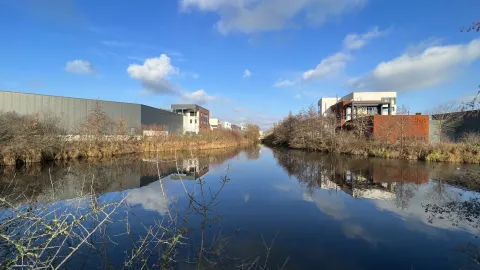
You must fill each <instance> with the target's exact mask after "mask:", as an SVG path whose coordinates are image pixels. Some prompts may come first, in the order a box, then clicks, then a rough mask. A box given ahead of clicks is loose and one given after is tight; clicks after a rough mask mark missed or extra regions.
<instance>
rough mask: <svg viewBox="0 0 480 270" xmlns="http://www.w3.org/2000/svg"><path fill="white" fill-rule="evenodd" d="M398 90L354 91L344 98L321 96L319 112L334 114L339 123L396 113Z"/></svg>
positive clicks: (328, 114)
mask: <svg viewBox="0 0 480 270" xmlns="http://www.w3.org/2000/svg"><path fill="white" fill-rule="evenodd" d="M396 107H397V93H396V92H353V93H350V94H348V95H346V96H344V97H342V98H321V99H320V100H319V101H318V112H319V113H320V114H322V115H323V116H331V115H334V116H335V117H336V118H337V124H338V125H339V126H342V125H344V124H345V122H347V121H350V120H352V119H355V118H357V117H362V116H367V115H395V114H396Z"/></svg>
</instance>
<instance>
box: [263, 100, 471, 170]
mask: <svg viewBox="0 0 480 270" xmlns="http://www.w3.org/2000/svg"><path fill="white" fill-rule="evenodd" d="M359 119H366V121H356V122H353V123H351V124H349V125H348V126H345V127H344V128H342V129H339V128H338V123H337V119H336V117H331V116H330V117H328V116H322V115H319V114H318V112H317V110H316V108H315V107H313V106H311V107H310V108H308V109H307V110H302V111H300V112H299V113H298V114H296V115H293V114H291V113H290V114H289V115H288V116H287V117H285V118H284V119H282V120H281V121H280V122H278V123H277V124H276V125H275V126H274V128H273V129H272V130H271V132H270V133H269V135H268V136H266V137H265V138H264V139H263V143H265V144H266V145H270V146H286V147H289V148H293V149H304V150H308V151H319V152H328V153H338V154H346V155H356V156H369V157H380V158H395V159H407V160H421V161H428V162H454V163H473V164H480V134H477V133H469V134H464V135H463V137H462V138H461V140H459V141H458V142H455V143H453V142H447V141H446V136H443V137H444V139H445V140H443V141H442V142H439V143H429V140H428V138H426V137H425V136H416V137H415V136H411V135H408V132H407V130H409V129H411V128H413V126H411V123H407V122H402V121H400V120H401V119H400V120H399V121H398V123H393V124H392V125H393V126H389V125H387V126H379V127H377V128H379V129H380V130H381V131H382V132H381V133H380V134H383V136H372V133H371V132H370V131H369V130H372V128H373V127H372V126H371V122H370V121H369V120H368V118H359Z"/></svg>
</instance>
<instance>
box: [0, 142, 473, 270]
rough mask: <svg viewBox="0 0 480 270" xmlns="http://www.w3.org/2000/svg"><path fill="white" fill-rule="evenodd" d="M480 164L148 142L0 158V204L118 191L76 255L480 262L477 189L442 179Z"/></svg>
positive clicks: (353, 265)
mask: <svg viewBox="0 0 480 270" xmlns="http://www.w3.org/2000/svg"><path fill="white" fill-rule="evenodd" d="M478 170H480V169H479V166H478V165H477V166H466V165H465V166H463V165H450V164H428V163H420V162H409V161H398V160H379V159H365V158H351V157H345V156H331V155H325V154H319V153H307V152H303V151H294V150H286V149H270V148H266V147H253V148H248V149H230V150H220V151H208V152H200V153H184V154H176V155H172V154H162V155H160V156H157V155H156V154H151V155H145V156H142V157H137V156H135V157H124V158H121V159H114V160H109V161H99V162H92V161H89V162H78V163H68V164H51V165H49V166H44V167H33V168H24V169H21V170H18V169H14V168H7V167H6V168H1V169H0V174H1V179H0V180H1V182H0V184H1V189H2V194H3V195H4V196H8V197H9V198H10V201H11V204H9V205H8V206H7V207H4V208H3V210H0V211H1V212H3V213H2V216H4V215H6V213H11V212H12V209H14V208H16V209H20V208H21V207H26V206H27V205H35V207H38V205H42V206H43V207H46V208H48V209H54V210H53V211H56V212H58V213H59V212H61V213H67V212H72V213H76V214H77V215H79V213H84V212H82V211H76V210H75V209H79V208H82V209H87V208H89V207H81V205H92V203H91V202H92V201H94V203H93V204H94V205H97V207H98V205H102V204H112V205H115V207H113V206H110V207H106V208H105V209H103V210H101V211H97V212H99V213H101V212H102V211H103V214H104V215H106V214H108V213H110V212H109V211H110V210H112V214H111V215H109V216H108V218H106V219H105V223H103V224H101V225H102V226H101V227H99V228H100V229H98V230H97V231H95V232H94V233H93V234H92V235H91V237H89V238H88V240H87V241H85V243H84V244H82V245H80V246H79V248H78V250H77V251H76V252H75V253H73V254H72V256H71V257H69V258H68V260H66V261H65V263H64V264H62V265H61V268H68V269H97V268H98V269H105V268H111V269H121V268H135V269H140V268H158V267H164V268H173V269H213V268H217V269H282V268H283V269H480V264H479V262H480V250H479V249H477V247H480V241H479V239H478V235H479V232H480V231H479V230H480V228H479V227H478V217H479V214H480V212H479V211H478V210H479V209H480V207H479V206H478V198H479V197H480V196H479V194H478V193H476V192H474V191H469V190H465V189H463V188H461V187H453V186H450V185H448V184H446V182H448V179H449V178H450V177H455V176H458V175H459V174H462V173H464V172H471V171H478ZM159 175H160V178H161V180H159ZM12 179H14V180H12ZM87 194H89V197H87V198H85V195H87ZM92 194H94V195H92ZM76 198H81V199H76ZM92 198H95V200H93V199H92ZM119 202H121V203H119ZM115 203H118V204H115ZM93 208H95V207H93ZM93 208H92V209H93ZM89 209H90V208H89ZM95 209H98V208H95ZM62 211H63V212H62ZM75 211H76V212H75ZM101 220H103V219H102V218H97V219H92V220H90V221H87V219H85V222H86V223H87V224H86V225H82V226H85V228H86V229H85V231H86V232H88V231H92V230H93V229H94V228H96V227H97V225H98V224H99V223H100V222H101ZM0 221H1V219H0ZM77 229H78V228H77ZM82 230H83V229H81V228H80V229H78V233H77V236H78V235H82ZM73 231H75V230H72V232H73ZM83 235H86V234H85V233H84V234H83ZM70 238H71V239H70ZM70 238H69V239H67V240H66V241H65V242H62V241H57V242H62V244H64V245H66V248H64V249H61V250H60V251H59V252H58V254H57V256H58V258H56V259H54V260H52V264H53V265H58V264H59V263H61V262H62V261H63V260H64V258H65V257H66V256H67V255H68V254H69V253H70V250H71V249H72V248H71V247H72V246H73V247H76V246H77V244H78V243H79V240H78V239H81V238H80V237H77V238H75V237H74V236H72V237H70ZM0 243H2V245H4V244H5V242H0ZM68 243H70V246H67V245H68ZM52 246H53V245H52ZM56 246H60V244H59V243H57V244H56ZM6 249H8V248H5V247H3V248H2V252H1V254H6V253H8V252H6V251H5V250H6ZM165 254H168V256H164V255H165ZM42 256H46V255H45V254H42Z"/></svg>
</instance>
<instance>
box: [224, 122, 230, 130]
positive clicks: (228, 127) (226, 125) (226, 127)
mask: <svg viewBox="0 0 480 270" xmlns="http://www.w3.org/2000/svg"><path fill="white" fill-rule="evenodd" d="M223 128H224V129H232V123H230V122H227V121H223Z"/></svg>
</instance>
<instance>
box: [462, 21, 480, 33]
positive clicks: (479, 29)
mask: <svg viewBox="0 0 480 270" xmlns="http://www.w3.org/2000/svg"><path fill="white" fill-rule="evenodd" d="M472 31H477V32H480V21H476V22H473V23H472V25H470V26H468V27H462V28H460V32H472Z"/></svg>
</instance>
